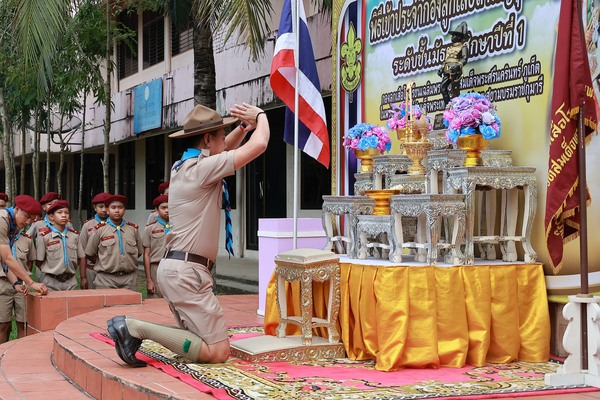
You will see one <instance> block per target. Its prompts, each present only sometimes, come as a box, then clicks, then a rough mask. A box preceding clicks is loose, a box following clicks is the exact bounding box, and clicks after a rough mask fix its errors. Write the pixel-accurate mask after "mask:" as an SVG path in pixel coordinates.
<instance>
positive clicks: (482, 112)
mask: <svg viewBox="0 0 600 400" xmlns="http://www.w3.org/2000/svg"><path fill="white" fill-rule="evenodd" d="M444 125H446V127H448V131H447V132H446V137H447V138H448V140H449V141H451V142H453V143H456V141H457V140H458V137H459V136H466V135H474V134H476V133H481V135H482V136H483V137H484V138H485V139H495V138H497V137H500V135H501V132H500V126H501V123H500V117H499V116H498V114H497V113H496V107H495V106H494V105H493V104H492V102H491V101H490V99H489V98H488V97H487V96H484V95H482V94H479V93H475V92H469V93H464V94H461V95H460V96H458V97H455V98H453V99H452V100H450V102H449V103H448V105H447V106H446V110H445V111H444Z"/></svg>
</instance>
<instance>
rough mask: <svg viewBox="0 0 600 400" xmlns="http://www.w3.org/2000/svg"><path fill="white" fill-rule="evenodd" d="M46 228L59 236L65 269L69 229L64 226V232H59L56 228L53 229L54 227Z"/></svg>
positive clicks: (67, 256) (67, 266) (66, 265)
mask: <svg viewBox="0 0 600 400" xmlns="http://www.w3.org/2000/svg"><path fill="white" fill-rule="evenodd" d="M48 228H50V230H51V231H52V232H54V233H56V234H58V235H60V240H61V241H62V245H63V254H64V257H65V267H66V268H67V269H70V268H69V252H68V250H67V233H69V228H67V227H66V226H65V230H64V231H62V232H61V231H59V230H58V228H57V227H55V226H54V225H48Z"/></svg>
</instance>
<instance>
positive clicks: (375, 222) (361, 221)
mask: <svg viewBox="0 0 600 400" xmlns="http://www.w3.org/2000/svg"><path fill="white" fill-rule="evenodd" d="M356 219H357V220H358V223H357V226H356V233H357V236H358V258H359V259H361V260H364V259H366V258H367V251H368V249H369V248H374V247H378V248H381V249H383V251H382V258H383V257H385V254H386V252H387V253H388V257H389V260H390V261H392V262H400V259H401V257H400V254H399V252H398V251H397V248H396V243H395V242H394V235H393V225H392V219H391V216H390V215H358V216H357V217H356ZM369 237H372V238H374V239H373V240H371V241H369ZM377 238H379V239H377Z"/></svg>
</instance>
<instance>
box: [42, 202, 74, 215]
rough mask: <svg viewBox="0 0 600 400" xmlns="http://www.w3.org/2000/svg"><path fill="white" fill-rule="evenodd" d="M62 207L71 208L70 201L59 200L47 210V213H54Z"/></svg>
mask: <svg viewBox="0 0 600 400" xmlns="http://www.w3.org/2000/svg"><path fill="white" fill-rule="evenodd" d="M61 208H71V206H70V205H69V202H68V201H66V200H57V201H55V202H54V203H52V205H51V206H50V207H48V209H47V210H46V213H47V214H52V213H54V211H57V210H60V209H61Z"/></svg>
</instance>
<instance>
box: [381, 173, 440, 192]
mask: <svg viewBox="0 0 600 400" xmlns="http://www.w3.org/2000/svg"><path fill="white" fill-rule="evenodd" d="M389 185H390V186H389V187H387V188H386V189H397V190H400V193H402V194H415V193H428V192H429V179H427V175H408V174H398V175H394V176H392V177H390V179H389Z"/></svg>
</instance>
